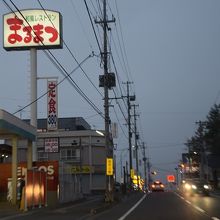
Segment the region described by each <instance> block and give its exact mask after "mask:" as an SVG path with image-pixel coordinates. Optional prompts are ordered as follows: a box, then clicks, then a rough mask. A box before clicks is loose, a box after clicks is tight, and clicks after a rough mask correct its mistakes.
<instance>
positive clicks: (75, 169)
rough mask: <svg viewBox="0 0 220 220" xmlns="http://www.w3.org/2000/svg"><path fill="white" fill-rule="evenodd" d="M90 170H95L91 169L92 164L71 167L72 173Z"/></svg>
mask: <svg viewBox="0 0 220 220" xmlns="http://www.w3.org/2000/svg"><path fill="white" fill-rule="evenodd" d="M90 170H91V172H93V170H92V169H91V167H90V166H81V167H80V166H72V167H71V168H70V173H72V174H77V173H90Z"/></svg>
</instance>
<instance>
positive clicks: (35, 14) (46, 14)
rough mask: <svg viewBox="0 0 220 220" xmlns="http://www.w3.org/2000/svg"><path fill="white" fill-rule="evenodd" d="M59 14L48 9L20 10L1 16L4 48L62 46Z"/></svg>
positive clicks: (19, 48) (51, 47)
mask: <svg viewBox="0 0 220 220" xmlns="http://www.w3.org/2000/svg"><path fill="white" fill-rule="evenodd" d="M61 20H62V17H61V14H60V13H59V12H55V11H50V10H22V11H19V12H14V13H9V14H5V15H4V16H3V34H4V45H3V46H4V48H5V50H27V49H29V48H37V49H44V48H46V49H55V48H62V24H61Z"/></svg>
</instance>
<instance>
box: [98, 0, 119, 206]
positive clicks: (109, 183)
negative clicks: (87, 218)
mask: <svg viewBox="0 0 220 220" xmlns="http://www.w3.org/2000/svg"><path fill="white" fill-rule="evenodd" d="M95 22H96V23H99V24H101V26H102V27H103V51H102V54H101V55H102V61H103V65H104V75H103V77H102V79H103V83H102V86H103V87H104V111H105V147H106V159H107V158H112V159H113V146H110V132H109V125H110V117H109V93H108V90H109V88H111V87H113V86H114V85H113V84H111V83H112V82H111V79H112V78H111V76H112V75H110V74H109V72H108V63H109V62H108V58H109V53H108V35H107V32H108V23H111V22H115V19H112V20H108V19H107V4H106V0H103V19H102V20H100V21H95ZM113 200H114V198H113V176H107V175H106V191H105V201H106V202H112V201H113Z"/></svg>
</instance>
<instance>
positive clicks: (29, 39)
mask: <svg viewBox="0 0 220 220" xmlns="http://www.w3.org/2000/svg"><path fill="white" fill-rule="evenodd" d="M31 30H32V28H31V27H30V26H27V27H24V28H23V31H24V32H27V34H26V37H25V38H24V42H25V43H30V42H31V40H32V35H31Z"/></svg>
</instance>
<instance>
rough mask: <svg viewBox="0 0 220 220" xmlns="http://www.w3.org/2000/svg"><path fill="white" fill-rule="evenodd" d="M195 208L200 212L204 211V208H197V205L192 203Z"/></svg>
mask: <svg viewBox="0 0 220 220" xmlns="http://www.w3.org/2000/svg"><path fill="white" fill-rule="evenodd" d="M193 207H194V208H195V209H197V210H198V211H200V212H202V213H205V210H203V209H201V208H199V207H198V206H196V205H194V206H193Z"/></svg>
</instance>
